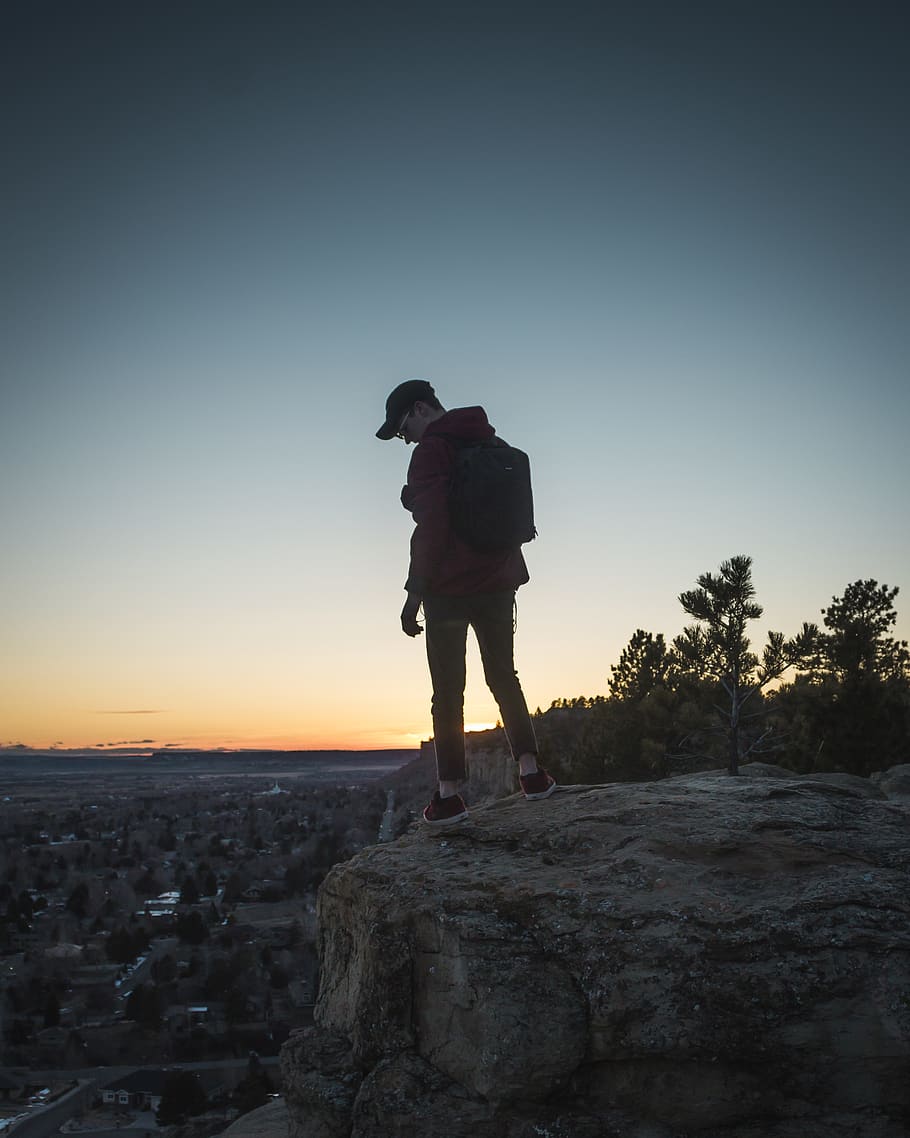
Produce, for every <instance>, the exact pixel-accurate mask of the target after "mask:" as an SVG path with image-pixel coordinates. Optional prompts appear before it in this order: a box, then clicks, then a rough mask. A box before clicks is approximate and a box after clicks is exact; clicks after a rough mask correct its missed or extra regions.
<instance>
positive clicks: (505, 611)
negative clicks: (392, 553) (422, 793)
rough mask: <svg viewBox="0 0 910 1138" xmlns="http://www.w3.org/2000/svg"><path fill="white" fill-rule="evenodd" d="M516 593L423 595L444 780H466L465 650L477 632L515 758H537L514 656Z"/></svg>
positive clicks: (439, 764)
mask: <svg viewBox="0 0 910 1138" xmlns="http://www.w3.org/2000/svg"><path fill="white" fill-rule="evenodd" d="M514 602H515V593H514V592H513V591H511V590H510V591H509V592H506V593H479V594H476V595H474V596H470V597H443V596H429V597H424V601H423V613H424V617H425V626H426V627H425V631H426V638H427V660H428V661H429V664H430V678H431V679H432V681H433V735H434V738H435V743H436V768H437V773H438V777H439V780H440V782H449V781H451V782H455V781H458V780H460V779H463V778H466V777H467V771H466V769H465V759H464V685H465V649H466V646H467V636H468V625H470V626H471V627H472V628H473V629H474V635H475V636H476V637H477V643H478V645H479V647H480V658H481V660H482V661H483V673H484V677H485V679H486V681H487V686H488V687H489V689H490V691H491V692H492V693H493V695H494V697H495V699H496V702H497V703H498V704H499V711H500V715H501V717H502V724H503V726H504V727H505V730H506V735H507V737H508V740H509V747H510V748H511V751H512V757H513V758H514V759H518V758H519V757H520V756H521V755H526V754H531V755H536V754H537V739H536V738H535V735H534V726H533V724H532V723H531V717H530V715H529V714H528V705H527V704H526V703H525V697H524V693H523V692H522V690H521V684H520V683H519V682H518V675H517V673H516V671H515V661H514V656H513V646H512V645H513V633H514V625H513V623H512V611H513V607H514Z"/></svg>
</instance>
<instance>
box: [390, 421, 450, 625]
mask: <svg viewBox="0 0 910 1138" xmlns="http://www.w3.org/2000/svg"><path fill="white" fill-rule="evenodd" d="M451 485H452V455H451V450H450V448H449V445H448V444H447V443H446V441H445V440H444V439H441V438H434V439H427V440H426V441H425V442H422V443H421V444H420V446H419V447H418V448H417V450H415V451H414V454H413V457H412V458H411V465H410V467H409V468H408V483H407V485H406V486H405V488H404V489H403V490H402V492H401V501H402V505H404V507H405V508H406V509H408V510H410V512H411V514H412V516H413V518H414V522H415V526H414V532H413V534H412V535H411V560H410V565H409V567H408V579H407V581H406V582H405V589H407V592H408V599H407V600H406V601H405V605H404V608H403V609H402V610H401V626H402V628H403V630H404V631H405V632H406V633H407V635H408V636H417V635H419V633H420V632H421V631H422V629H421V627H420V625H419V624H418V623H417V613H418V610H419V609H420V602H421V600H422V599H423V595H424V593H425V592H426V591H427V587H428V585H429V582H430V581H431V580H432V579H433V576H434V570H435V568H436V566H437V565H438V564H439V561H440V559H441V557H442V555H443V553H444V551H445V548H446V546H447V544H448V542H449V536H450V522H449V491H450V489H451Z"/></svg>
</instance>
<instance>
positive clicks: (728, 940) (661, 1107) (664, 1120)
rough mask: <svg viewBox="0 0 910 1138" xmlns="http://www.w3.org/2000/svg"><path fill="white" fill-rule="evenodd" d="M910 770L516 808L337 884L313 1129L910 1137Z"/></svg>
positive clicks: (364, 860)
mask: <svg viewBox="0 0 910 1138" xmlns="http://www.w3.org/2000/svg"><path fill="white" fill-rule="evenodd" d="M908 822H910V768H907V767H905V768H897V769H895V770H893V771H891V772H888V773H887V775H885V776H881V777H880V778H878V779H877V780H865V779H859V778H853V777H850V776H837V775H831V776H814V777H795V776H792V775H788V774H787V772H783V771H780V770H778V769H777V768H769V767H751V768H749V767H747V768H745V772H744V775H743V777H740V778H729V777H727V776H726V775H723V774H699V775H689V776H685V777H680V778H675V779H667V780H664V781H661V782H656V783H648V784H631V783H626V784H615V785H608V786H590V787H584V786H574V787H568V788H564V789H561V790H560V791H559V792H558V793H557V794H554V795H553V796H552V797H551V798H549V799H547V800H544V801H542V802H526V801H525V800H524V799H523V798H522V797H520V796H518V795H514V796H512V797H509V798H505V799H502V800H500V801H498V802H493V803H490V804H488V805H485V806H483V807H481V808H479V809H476V810H473V811H472V813H471V816H470V819H469V820H468V821H467V822H465V823H463V824H462V825H460V826H459V827H457V828H454V829H450V830H448V831H442V832H432V833H431V832H426V831H425V830H417V831H415V832H411V833H409V834H406V835H405V836H404V837H403V838H401V839H399V840H398V841H397V842H395V843H392V844H389V845H384V846H376V847H373V848H370V849H368V850H365V851H364V852H363V853H361V854H360V855H358V856H357V857H355V858H354V859H353V860H351V861H349V862H346V863H345V864H343V865H339V866H336V867H335V868H334V869H333V870H332V872H331V873H330V874H329V876H328V877H327V878H326V880H325V882H324V884H323V886H322V890H321V893H320V897H319V912H318V915H319V924H320V952H321V965H322V986H321V992H320V996H319V1002H318V1005H317V1009H316V1023H317V1027H315V1028H311V1029H308V1030H307V1031H306V1032H303V1033H300V1034H297V1035H295V1036H293V1037H292V1038H291V1040H290V1041H289V1042H288V1043H287V1044H286V1045H285V1048H284V1051H283V1053H282V1071H283V1078H284V1087H285V1094H286V1097H287V1100H288V1107H289V1112H290V1131H291V1136H292V1138H391V1136H401V1138H406V1136H408V1138H409V1136H412V1135H413V1136H415V1138H416V1136H418V1135H419V1136H420V1138H435V1136H440V1138H442V1136H443V1135H445V1136H446V1138H459V1136H461V1135H471V1136H472V1138H532V1136H533V1138H688V1136H695V1135H697V1136H699V1138H821V1136H822V1135H824V1136H825V1138H854V1136H855V1138H907V1135H908V1134H910V1078H908V1075H910V921H908V913H910V846H908V837H910V825H908Z"/></svg>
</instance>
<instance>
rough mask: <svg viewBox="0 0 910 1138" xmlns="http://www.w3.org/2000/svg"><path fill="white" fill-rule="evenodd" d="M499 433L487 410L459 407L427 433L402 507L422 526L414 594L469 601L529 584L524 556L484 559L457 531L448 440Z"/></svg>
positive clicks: (414, 554)
mask: <svg viewBox="0 0 910 1138" xmlns="http://www.w3.org/2000/svg"><path fill="white" fill-rule="evenodd" d="M495 433H496V432H495V431H494V430H493V428H492V427H491V426H490V424H489V422H488V421H487V414H486V411H484V409H483V408H482V407H457V408H455V409H454V410H452V411H447V412H446V413H445V414H444V415H442V416H441V417H440V418H439V419H436V420H435V421H434V422H432V423H430V425H429V426H428V427H427V428H426V430H425V431H424V433H423V438H422V439H421V440H420V442H419V443H418V444H417V448H416V449H415V451H414V453H413V454H412V455H411V464H410V466H409V467H408V482H407V485H406V486H405V487H404V489H403V490H402V491H401V504H402V505H403V506H404V508H405V509H406V510H410V511H411V514H412V515H413V517H414V521H415V522H416V523H417V524H416V526H415V529H414V533H413V534H412V535H411V565H410V569H409V571H408V579H407V582H406V583H405V588H406V589H407V590H408V592H410V593H416V594H417V595H418V596H421V597H422V596H424V594H425V593H441V594H445V595H447V596H467V595H470V594H473V593H499V592H505V591H506V590H509V589H517V588H518V586H519V585H523V584H524V583H525V582H526V581H527V580H528V567H527V565H525V559H524V557H522V554H521V550H520V549H515V550H511V551H510V552H508V553H480V552H479V551H478V550H476V549H472V548H471V547H470V546H469V545H466V544H465V543H464V542H463V541H462V540H461V539H460V538H459V537H457V536H456V535H455V533H454V532H453V530H452V526H451V522H450V520H449V489H450V487H451V484H452V469H453V466H454V456H455V450H456V446H455V444H454V443H453V442H451V441H450V440H449V439H447V438H446V437H445V436H446V435H454V436H455V437H457V438H463V439H470V440H472V441H480V440H482V439H491V438H493V436H494V435H495Z"/></svg>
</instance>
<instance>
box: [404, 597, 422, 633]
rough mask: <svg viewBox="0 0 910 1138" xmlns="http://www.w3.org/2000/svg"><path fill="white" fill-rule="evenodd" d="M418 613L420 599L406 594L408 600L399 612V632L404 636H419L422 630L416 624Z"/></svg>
mask: <svg viewBox="0 0 910 1138" xmlns="http://www.w3.org/2000/svg"><path fill="white" fill-rule="evenodd" d="M419 612H420V597H417V596H414V594H413V593H408V599H407V600H406V601H405V602H404V608H403V609H402V610H401V630H402V632H404V633H405V635H406V636H419V635H420V634H421V632H423V629H422V628H421V627H420V625H419V624H418V623H417V614H418V613H419Z"/></svg>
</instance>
